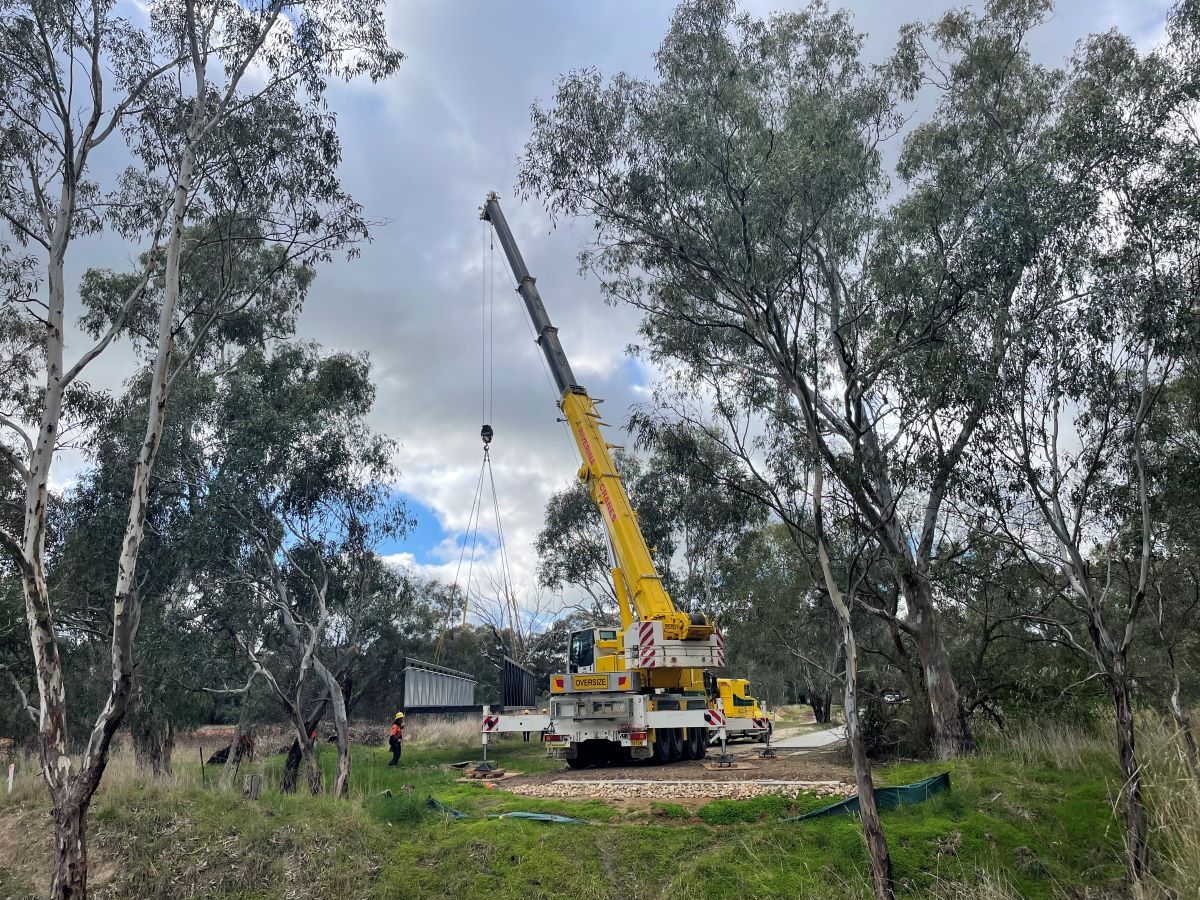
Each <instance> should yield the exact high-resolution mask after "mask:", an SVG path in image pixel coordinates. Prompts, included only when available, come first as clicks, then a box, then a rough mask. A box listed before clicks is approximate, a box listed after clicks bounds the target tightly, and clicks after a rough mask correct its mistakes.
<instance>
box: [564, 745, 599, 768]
mask: <svg viewBox="0 0 1200 900" xmlns="http://www.w3.org/2000/svg"><path fill="white" fill-rule="evenodd" d="M595 761H596V754H595V753H594V752H593V748H592V747H591V746H590V745H589V744H588V742H587V741H584V742H583V743H582V744H580V745H579V746H578V747H577V748H576V749H575V758H574V759H568V760H567V768H568V769H586V768H587V767H588V766H590V765H592V764H593V763H594V762H595Z"/></svg>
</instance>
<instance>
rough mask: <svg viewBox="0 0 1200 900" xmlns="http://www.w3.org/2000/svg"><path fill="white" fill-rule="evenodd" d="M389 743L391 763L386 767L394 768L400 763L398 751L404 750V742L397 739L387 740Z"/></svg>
mask: <svg viewBox="0 0 1200 900" xmlns="http://www.w3.org/2000/svg"><path fill="white" fill-rule="evenodd" d="M389 743H390V744H391V748H392V761H391V762H390V763H388V765H389V766H394V765H397V764H398V763H399V762H400V751H401V750H403V749H404V741H401V740H399V739H397V738H389Z"/></svg>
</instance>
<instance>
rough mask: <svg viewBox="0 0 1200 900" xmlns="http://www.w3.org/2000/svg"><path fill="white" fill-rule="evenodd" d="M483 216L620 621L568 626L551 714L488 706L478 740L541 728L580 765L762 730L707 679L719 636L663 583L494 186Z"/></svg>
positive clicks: (740, 703)
mask: <svg viewBox="0 0 1200 900" xmlns="http://www.w3.org/2000/svg"><path fill="white" fill-rule="evenodd" d="M480 215H481V218H483V219H484V220H485V221H488V222H490V223H491V225H492V227H493V229H494V230H495V233H496V237H497V239H498V240H499V242H500V246H501V248H502V250H503V251H504V255H505V257H506V258H507V259H508V263H509V266H510V268H511V269H512V273H513V276H514V278H515V279H516V282H517V292H518V293H519V294H520V295H521V298H522V300H523V301H524V303H525V309H526V311H527V312H528V314H529V318H530V320H531V321H532V323H533V327H534V331H535V334H536V337H537V343H538V346H539V347H540V348H541V351H542V354H543V355H544V356H545V359H546V363H547V366H548V368H549V370H550V375H551V377H552V378H553V379H554V382H555V386H556V387H557V389H558V391H559V395H560V396H559V400H558V406H559V408H560V409H561V410H562V414H563V418H564V419H565V420H566V422H567V425H568V427H569V428H570V431H571V436H572V438H573V439H574V441H575V444H576V446H577V447H578V449H579V456H580V458H581V459H582V460H583V463H582V465H581V466H580V468H579V473H578V474H579V478H580V480H581V481H583V482H584V483H586V484H587V488H588V493H589V494H590V496H591V498H592V501H593V502H594V503H595V504H596V508H597V509H598V510H599V512H600V517H601V519H602V520H603V522H604V527H605V531H606V533H607V535H608V540H609V545H610V548H611V551H612V560H613V566H612V579H613V586H614V588H615V592H616V595H617V601H618V607H619V609H620V616H621V624H620V628H608V627H598V628H590V629H585V630H582V631H576V632H574V633H572V635H571V640H570V647H569V650H568V671H567V672H564V673H562V674H555V675H552V676H551V679H550V691H551V695H552V699H551V704H550V713H549V716H548V719H546V717H540V716H530V715H528V714H525V715H516V716H513V715H506V714H504V713H501V714H499V715H493V714H491V711H490V710H488V711H486V712H485V716H484V728H483V730H484V735H485V740H486V736H487V734H489V733H493V732H497V731H543V732H544V734H545V740H546V741H547V743H548V744H549V745H550V747H551V750H552V751H553V752H554V753H555V754H556V755H558V756H560V757H561V758H563V759H565V760H567V763H568V764H569V765H571V766H572V767H583V766H586V765H591V764H597V763H604V762H617V761H621V760H624V759H626V758H628V757H633V758H647V757H650V756H654V757H655V758H657V759H659V760H660V761H662V762H669V761H673V760H677V759H684V758H686V759H697V758H701V757H703V756H704V755H705V753H706V750H707V747H708V743H709V739H710V736H711V735H713V734H722V733H728V732H741V733H749V734H752V735H758V734H763V733H768V732H769V730H770V722H769V720H768V718H767V716H766V714H765V713H764V712H763V710H762V708H761V706H760V704H759V703H758V702H757V701H756V700H755V699H754V698H753V697H752V696H751V695H750V693H749V685H748V683H747V682H746V681H745V680H744V679H736V680H734V679H717V678H716V677H715V676H713V675H712V674H708V676H707V678H706V672H709V670H712V669H719V668H722V667H723V666H724V665H725V648H724V642H723V639H722V637H721V634H720V632H719V631H717V629H716V627H715V626H714V624H713V622H712V621H711V620H710V619H709V618H708V617H707V616H706V615H704V614H703V613H686V612H683V611H682V610H680V609H678V608H677V607H676V606H675V604H674V602H672V600H671V597H670V595H669V594H668V593H667V590H666V588H665V587H664V586H663V583H662V578H661V576H660V575H659V574H658V571H657V569H656V568H655V566H654V560H653V559H652V557H651V555H650V548H649V547H648V546H647V545H646V539H645V537H644V536H643V535H642V531H641V528H639V527H638V521H637V514H636V513H635V512H634V509H633V505H632V504H631V503H630V502H629V495H628V494H627V493H626V491H625V485H624V484H623V482H622V481H621V476H620V474H619V473H618V472H617V468H616V465H615V464H614V462H613V456H612V452H611V451H612V449H613V445H612V444H609V443H608V442H607V441H606V440H605V439H604V435H603V432H602V431H601V426H602V425H603V424H604V423H603V422H602V421H601V419H600V414H599V412H598V411H597V409H596V403H595V401H594V400H593V399H592V398H591V397H590V396H589V395H588V392H587V390H586V389H585V388H584V387H583V386H582V385H581V384H579V382H578V381H576V379H575V375H574V373H573V372H572V371H571V365H570V363H569V362H568V361H567V356H566V354H565V353H564V352H563V348H562V344H561V343H560V341H559V339H558V329H556V328H555V327H554V325H552V324H551V322H550V317H549V315H547V313H546V307H545V305H544V304H543V303H542V298H541V295H540V294H539V293H538V288H537V282H536V280H535V279H534V277H533V276H532V275H531V274H530V273H529V270H528V268H527V267H526V265H525V260H524V259H523V258H522V256H521V251H520V250H519V249H518V248H517V244H516V240H515V239H514V238H513V234H512V231H511V229H510V228H509V227H508V222H507V221H506V220H505V218H504V213H503V211H502V210H501V209H500V201H499V197H498V196H497V195H496V194H495V193H490V194H488V196H487V199H486V201H485V203H484V206H483V211H482V213H481V214H480ZM731 706H733V707H734V708H733V709H731V708H730V707H731ZM543 719H545V721H543Z"/></svg>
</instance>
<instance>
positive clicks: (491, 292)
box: [435, 222, 519, 661]
mask: <svg viewBox="0 0 1200 900" xmlns="http://www.w3.org/2000/svg"><path fill="white" fill-rule="evenodd" d="M481 225H482V227H483V228H484V233H481V238H482V240H481V242H480V255H481V257H482V259H481V262H482V263H483V265H482V266H481V269H482V285H481V287H482V291H481V293H482V303H481V309H480V333H481V343H480V351H479V357H480V359H479V387H480V418H481V419H482V420H483V423H484V424H483V426H482V427H481V428H480V431H479V436H480V438H481V439H482V441H483V460H482V462H481V463H480V466H479V476H478V478H476V479H475V492H474V497H473V498H472V500H471V511H470V514H469V515H468V517H467V531H466V535H465V536H464V538H463V545H462V549H461V550H460V551H459V555H458V565H457V567H456V568H455V571H454V584H453V586H452V588H451V601H452V603H453V598H454V597H456V596H457V593H458V586H459V578H460V576H461V575H462V567H463V561H464V560H466V563H467V577H466V582H465V584H464V585H463V607H462V620H461V623H460V624H461V625H462V626H465V625H466V624H467V613H468V611H469V608H470V601H471V591H472V586H473V585H474V584H475V580H476V579H475V551H476V548H477V547H478V545H479V523H480V519H481V518H482V516H483V503H484V499H485V497H484V475H485V474H486V476H487V483H488V492H489V493H490V495H491V500H492V510H493V515H494V517H495V523H496V540H497V544H498V547H499V550H500V581H501V584H500V588H501V590H502V591H503V592H504V597H503V599H502V603H501V621H500V623H499V624H500V628H501V629H503V628H504V627H505V623H504V621H503V617H504V616H509V617H511V631H512V636H513V641H514V643H515V642H516V641H517V640H518V639H519V635H518V631H519V628H518V624H519V617H518V609H517V595H516V590H515V587H514V584H513V579H512V568H511V566H510V564H509V559H508V548H507V546H506V545H505V542H504V525H503V523H502V522H501V518H500V499H499V494H498V492H497V490H496V477H495V474H494V472H493V470H492V457H491V443H492V437H493V436H494V434H495V432H494V431H493V430H492V426H491V425H490V424H488V423H489V422H490V421H491V419H492V416H493V414H494V412H495V384H496V378H495V365H494V360H495V338H494V336H495V320H496V242H495V233H494V232H493V231H492V228H491V226H490V225H489V224H488V223H487V222H482V223H481ZM489 237H490V240H489ZM468 544H469V545H470V551H469V552H470V556H469V557H468V555H467V554H468V549H467V548H468ZM475 593H476V596H479V595H480V591H479V589H478V587H475ZM453 614H454V607H453V605H451V606H449V607H448V608H447V611H446V621H445V623H444V625H443V627H442V631H441V634H440V635H439V637H438V645H437V651H436V653H435V661H436V660H437V659H438V658H439V657H440V656H441V649H442V643H443V641H444V639H445V636H446V632H447V631H448V630H449V629H450V628H451V627H452V626H451V621H452V617H453ZM513 649H514V651H515V650H516V648H515V647H514V648H513Z"/></svg>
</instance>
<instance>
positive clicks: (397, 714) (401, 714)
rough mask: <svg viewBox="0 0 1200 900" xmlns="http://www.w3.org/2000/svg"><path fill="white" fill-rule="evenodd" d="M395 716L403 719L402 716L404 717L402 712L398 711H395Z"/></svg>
mask: <svg viewBox="0 0 1200 900" xmlns="http://www.w3.org/2000/svg"><path fill="white" fill-rule="evenodd" d="M396 718H397V719H403V718H404V713H402V712H398V713H396Z"/></svg>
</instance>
